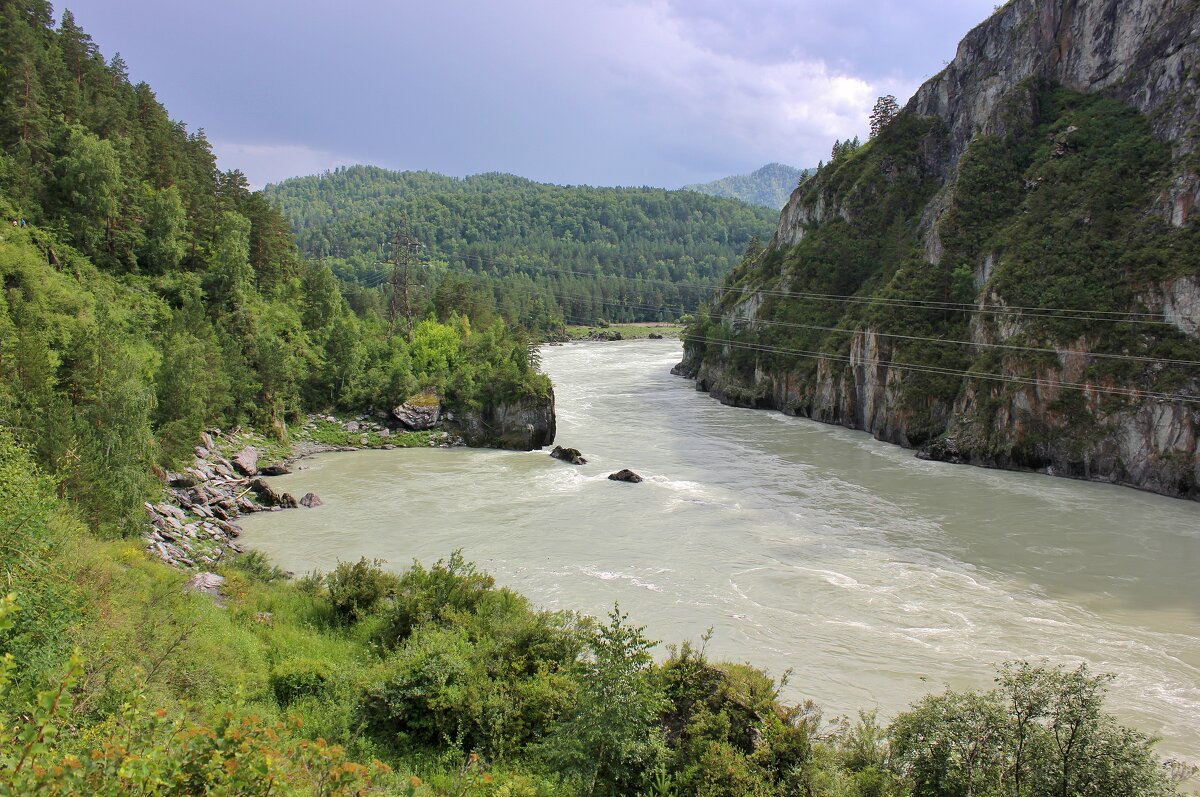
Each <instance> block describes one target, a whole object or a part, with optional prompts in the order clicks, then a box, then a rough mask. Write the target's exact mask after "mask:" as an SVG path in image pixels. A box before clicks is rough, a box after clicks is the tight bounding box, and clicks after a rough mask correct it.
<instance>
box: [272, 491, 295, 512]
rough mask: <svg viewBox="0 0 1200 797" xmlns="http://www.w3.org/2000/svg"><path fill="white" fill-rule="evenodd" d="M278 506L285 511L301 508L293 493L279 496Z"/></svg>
mask: <svg viewBox="0 0 1200 797" xmlns="http://www.w3.org/2000/svg"><path fill="white" fill-rule="evenodd" d="M276 506H280V507H283V508H284V509H295V508H296V507H298V506H300V502H299V501H297V500H296V496H294V495H292V494H291V493H284V494H283V495H281V496H279V503H278V504H277V505H276Z"/></svg>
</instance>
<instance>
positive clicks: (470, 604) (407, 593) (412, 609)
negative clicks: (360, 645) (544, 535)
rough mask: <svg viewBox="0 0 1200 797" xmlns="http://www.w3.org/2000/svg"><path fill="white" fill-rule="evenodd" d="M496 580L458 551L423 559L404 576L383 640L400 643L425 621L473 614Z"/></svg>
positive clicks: (388, 643) (450, 619) (398, 587)
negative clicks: (432, 559) (430, 563)
mask: <svg viewBox="0 0 1200 797" xmlns="http://www.w3.org/2000/svg"><path fill="white" fill-rule="evenodd" d="M495 585H496V582H495V580H494V579H493V578H492V577H491V576H489V575H487V574H486V573H481V572H479V571H478V570H476V569H475V565H473V564H471V563H470V562H467V561H466V560H465V559H463V555H462V551H455V552H454V553H452V554H451V555H450V558H449V559H448V560H443V559H439V560H438V561H437V562H435V563H434V564H433V566H431V567H429V568H426V567H425V566H424V565H422V564H421V563H420V562H413V566H412V567H411V568H409V570H408V571H407V572H405V573H404V575H403V576H402V577H401V578H400V581H399V584H398V585H397V587H396V595H397V599H396V601H395V603H394V606H393V607H392V610H391V612H390V613H389V615H388V618H387V625H386V627H385V630H384V631H383V641H384V643H385V644H387V645H392V646H395V645H398V644H400V643H402V642H403V641H404V640H406V639H407V638H408V637H409V635H410V634H412V632H413V631H414V630H415V629H416V628H417V627H418V626H421V625H428V624H435V625H442V624H446V623H449V622H451V621H452V620H453V619H454V618H455V617H456V616H461V615H463V614H470V613H471V612H474V611H475V609H476V608H477V607H478V606H479V605H480V603H481V602H482V601H483V599H484V597H485V596H486V595H488V593H489V592H491V590H492V589H493V588H494V587H495Z"/></svg>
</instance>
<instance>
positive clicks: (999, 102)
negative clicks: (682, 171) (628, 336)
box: [675, 0, 1200, 498]
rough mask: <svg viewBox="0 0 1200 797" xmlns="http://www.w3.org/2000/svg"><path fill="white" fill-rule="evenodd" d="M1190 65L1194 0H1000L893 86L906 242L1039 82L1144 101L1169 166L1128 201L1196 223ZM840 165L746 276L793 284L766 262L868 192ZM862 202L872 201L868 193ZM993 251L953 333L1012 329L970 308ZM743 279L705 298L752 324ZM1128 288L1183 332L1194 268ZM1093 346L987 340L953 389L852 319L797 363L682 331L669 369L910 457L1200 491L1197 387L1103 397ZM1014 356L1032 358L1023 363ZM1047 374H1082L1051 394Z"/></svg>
mask: <svg viewBox="0 0 1200 797" xmlns="http://www.w3.org/2000/svg"><path fill="white" fill-rule="evenodd" d="M1198 80H1200V3H1197V2H1195V0H1014V1H1013V2H1011V3H1008V4H1007V5H1005V6H1004V7H1003V8H1001V9H999V10H998V11H997V12H996V13H995V14H994V15H993V16H992V17H991V18H989V19H988V20H987V21H985V22H984V23H983V24H981V25H980V26H978V27H977V28H976V29H974V30H973V31H971V32H970V33H969V34H968V35H967V36H966V38H964V39H963V41H962V43H961V44H960V45H959V48H958V52H957V55H956V56H955V58H954V60H953V62H952V63H951V64H950V65H948V66H947V67H946V69H945V70H943V71H942V73H940V74H939V75H937V76H935V77H934V78H933V79H931V80H930V81H928V82H927V83H926V84H925V85H924V86H922V87H921V88H920V89H919V90H918V91H917V93H916V95H915V96H914V97H913V98H912V99H911V100H910V101H909V102H908V104H907V105H906V107H905V110H904V114H905V116H909V117H918V118H927V119H931V120H935V123H934V124H933V125H932V126H931V127H930V128H929V132H928V133H927V134H925V135H922V136H920V137H919V138H918V139H915V141H914V143H913V145H912V147H911V151H910V152H909V153H908V157H907V159H906V160H904V161H903V162H899V161H897V160H896V159H894V158H886V159H884V160H883V161H882V162H881V165H880V166H879V168H881V169H883V170H885V171H886V170H892V171H894V172H896V174H897V175H903V174H905V173H907V174H908V175H909V176H910V177H911V178H912V181H913V184H920V185H929V186H932V189H931V190H930V192H929V193H928V194H925V195H923V196H927V197H928V199H922V200H921V201H922V203H923V204H922V205H921V206H920V208H919V210H918V212H917V213H916V214H915V215H914V217H913V218H914V221H913V225H914V227H915V234H916V236H917V239H918V241H919V243H918V245H917V251H918V252H919V256H920V257H921V258H922V259H923V260H924V261H925V262H926V263H928V264H931V265H932V266H939V264H941V261H942V258H943V256H944V253H945V246H944V243H943V238H944V236H945V235H946V234H948V233H947V229H946V228H945V225H946V224H947V223H948V222H947V221H946V220H947V219H948V218H950V217H951V216H953V213H954V212H955V211H956V209H957V210H958V211H959V212H960V213H961V212H962V211H961V208H959V207H958V192H959V190H960V185H959V182H960V181H959V178H960V166H961V162H962V160H963V156H964V154H965V153H967V151H968V149H969V148H970V146H971V144H972V142H973V141H974V140H976V138H977V136H979V135H980V134H984V135H987V136H1003V135H1005V134H1006V133H1008V132H1009V128H1010V127H1011V126H1014V125H1019V124H1021V123H1023V122H1025V121H1027V120H1028V119H1029V118H1031V117H1032V116H1033V115H1035V114H1036V112H1037V90H1038V89H1037V87H1038V86H1040V85H1045V84H1047V83H1050V84H1054V85H1058V86H1063V87H1065V88H1067V89H1071V90H1073V91H1077V92H1081V93H1085V94H1093V95H1094V94H1100V95H1103V96H1105V97H1108V98H1111V99H1115V100H1117V101H1119V102H1121V103H1123V104H1125V105H1127V106H1129V107H1132V108H1134V109H1136V110H1137V111H1139V112H1140V113H1142V114H1144V115H1145V118H1146V119H1147V121H1148V123H1149V128H1150V130H1151V132H1152V134H1153V135H1154V136H1155V137H1157V138H1158V139H1159V140H1160V141H1163V142H1165V143H1166V144H1168V145H1169V147H1170V152H1171V157H1170V166H1169V169H1168V172H1169V173H1168V174H1166V175H1165V176H1163V177H1162V179H1161V185H1159V184H1158V183H1156V187H1155V188H1154V189H1153V191H1152V192H1151V193H1152V194H1153V197H1152V198H1151V199H1150V200H1148V201H1147V203H1146V207H1144V208H1140V209H1137V210H1135V211H1132V212H1135V213H1140V214H1143V215H1144V216H1146V217H1147V218H1149V217H1154V218H1158V219H1161V220H1162V223H1163V225H1164V226H1166V225H1171V226H1173V227H1174V228H1182V229H1185V230H1190V229H1192V228H1194V227H1196V225H1197V223H1198V222H1200V219H1197V218H1196V217H1195V216H1196V214H1195V212H1194V208H1195V206H1196V204H1197V203H1198V202H1200V178H1198V177H1197V174H1196V168H1197V164H1198V163H1200V153H1198V151H1197V143H1196V142H1197V136H1198V125H1200V85H1198ZM1064 146H1067V145H1064ZM905 170H907V172H906V171H905ZM886 176H887V175H885V177H886ZM850 182H851V181H846V180H839V179H838V178H837V174H836V172H823V173H821V174H818V175H817V176H816V177H814V178H812V179H811V180H809V181H808V182H806V183H802V184H801V186H800V187H799V188H798V189H797V190H796V191H795V192H794V193H793V195H792V198H791V200H790V201H789V203H788V205H787V206H786V207H785V208H784V210H783V212H782V214H781V216H780V224H779V228H778V230H777V232H776V234H775V237H774V239H773V240H772V242H771V245H770V247H769V249H768V254H770V253H771V252H772V251H774V252H775V253H776V254H778V255H780V257H776V258H774V259H772V258H771V257H770V256H768V257H766V258H765V259H764V261H763V263H764V265H763V266H762V269H761V271H760V273H759V274H758V275H757V276H758V278H759V280H760V281H761V283H762V285H770V286H771V287H774V288H776V289H782V290H783V291H789V290H794V289H795V288H794V285H795V284H796V283H797V280H796V276H795V274H794V273H789V272H788V270H787V267H784V266H781V265H778V264H779V263H781V262H783V260H784V258H783V256H782V255H783V254H786V253H787V252H789V251H791V250H792V249H793V248H794V247H797V245H799V244H800V243H801V242H802V241H804V240H805V238H806V237H807V236H809V235H810V234H813V232H814V231H816V230H818V229H819V228H820V227H821V226H822V225H828V224H830V223H841V222H845V223H847V224H853V223H854V222H855V221H856V214H857V213H861V212H862V210H863V208H864V207H869V206H870V205H869V204H864V201H863V199H862V197H861V196H856V195H855V192H856V191H861V190H862V188H861V185H862V182H863V181H862V180H858V181H857V182H853V184H850ZM883 184H884V185H885V186H886V184H887V181H886V180H885V181H884V182H883ZM1026 188H1027V190H1030V191H1032V190H1035V188H1036V187H1035V186H1026ZM876 201H878V202H884V201H885V197H884V195H880V197H878V198H877V199H876ZM1084 223H1086V219H1085V220H1084ZM952 232H953V231H952V230H951V231H950V233H951V234H952ZM1189 240H1191V239H1189ZM1002 258H1003V253H997V252H987V253H984V254H981V255H980V256H979V257H978V258H977V259H976V260H974V261H972V262H969V263H967V264H966V265H969V266H970V268H971V269H972V270H973V271H974V276H975V282H976V296H975V303H976V305H977V308H978V310H977V311H976V312H975V313H974V314H973V315H972V317H971V319H970V321H969V326H968V334H969V335H970V339H971V340H972V341H975V342H976V343H978V344H1005V343H1008V342H1015V343H1017V344H1018V345H1019V344H1020V343H1022V342H1027V341H1028V340H1029V337H1028V336H1027V333H1028V331H1029V330H1028V329H1027V328H1026V323H1025V321H1024V320H1023V318H1022V317H1021V316H1015V315H1000V314H994V313H989V312H987V310H988V308H994V307H1001V308H1002V307H1004V306H1005V305H1006V304H1007V303H1008V302H1007V301H1006V297H1005V295H1004V293H1003V291H1002V290H1000V289H997V288H996V286H995V285H994V284H993V279H992V275H993V270H994V269H996V268H997V264H998V263H1000V262H1001V260H1002ZM956 265H958V263H957V262H956V263H947V264H944V265H942V266H941V267H944V268H947V269H949V268H953V267H954V266H956ZM1080 267H1081V268H1086V267H1087V264H1086V263H1083V264H1081V266H1080ZM746 283H747V280H746V279H745V277H744V276H743V277H742V281H741V282H740V283H739V284H738V287H737V288H736V290H735V289H734V288H732V287H730V288H729V289H727V290H726V291H725V292H723V294H721V295H719V296H718V297H717V299H716V300H714V307H718V308H719V309H720V313H721V316H722V317H723V318H725V319H733V322H732V323H733V329H734V330H735V332H738V333H739V334H743V335H744V334H746V333H747V332H749V333H750V334H753V333H755V332H758V333H761V332H762V329H763V328H764V327H762V326H760V324H770V323H771V322H770V321H769V320H766V319H767V318H768V316H767V315H766V311H764V310H763V309H762V308H763V304H764V299H763V293H755V292H752V291H748V290H747V289H746V287H745V285H746ZM731 285H732V283H731ZM809 290H812V288H810V289H809ZM1131 290H1132V291H1133V295H1134V296H1135V299H1136V300H1135V301H1134V302H1133V303H1132V304H1131V305H1130V306H1129V307H1128V310H1130V311H1141V312H1149V313H1154V314H1159V315H1160V317H1161V318H1162V319H1164V320H1165V321H1167V322H1168V323H1169V324H1171V325H1173V327H1174V329H1176V330H1178V331H1179V332H1180V333H1182V335H1183V336H1186V337H1187V338H1188V339H1190V340H1192V341H1195V340H1196V339H1197V337H1198V335H1200V273H1196V274H1187V273H1185V274H1182V275H1178V274H1177V275H1173V276H1171V277H1170V278H1164V279H1160V280H1151V281H1146V282H1144V283H1139V284H1137V285H1136V286H1131ZM829 292H831V293H832V292H835V291H832V290H831V291H829ZM765 293H766V294H768V295H769V293H770V291H766V292H765ZM714 314H715V313H714ZM787 317H788V318H791V319H795V318H796V317H797V316H796V315H795V314H792V315H788V316H787ZM800 318H801V319H803V316H800ZM810 323H811V322H810ZM825 323H829V322H828V321H826V322H825ZM1151 331H1152V330H1151ZM1147 334H1150V333H1147ZM1043 345H1045V344H1043ZM1099 345H1100V341H1099V340H1098V338H1097V337H1096V336H1088V335H1084V336H1082V337H1078V338H1075V339H1059V340H1054V341H1053V343H1052V348H1053V350H1054V353H1053V354H1046V355H1042V356H1040V357H1037V358H1031V357H1030V356H1029V355H1028V354H1024V355H1023V354H1021V353H1019V352H1017V351H1005V350H1001V351H1000V352H999V354H997V355H995V356H993V357H992V358H991V359H990V360H989V361H988V363H989V367H988V368H981V369H979V370H980V371H981V372H987V371H990V372H993V373H998V374H1000V375H1001V376H1004V377H1009V378H1011V379H1012V380H1013V381H1010V382H1003V381H999V380H997V381H989V380H987V379H978V378H977V379H963V380H961V384H960V385H959V387H958V388H957V392H956V393H955V394H954V395H953V396H952V397H948V396H946V395H944V394H938V395H935V394H933V393H930V394H929V395H928V396H925V395H922V394H920V393H919V391H914V390H912V389H906V382H908V381H911V380H912V379H913V375H912V373H911V372H910V371H909V370H905V369H902V368H898V367H893V365H892V363H895V362H896V361H897V360H898V359H900V356H899V355H897V353H896V341H895V340H894V339H891V338H889V337H888V336H881V335H879V334H877V332H876V331H875V330H873V329H872V328H870V327H869V326H867V327H865V328H860V329H859V330H858V331H856V332H855V333H854V334H853V335H852V336H850V339H849V342H848V345H847V346H844V347H843V348H842V349H841V350H840V352H839V353H837V354H834V355H830V356H823V357H816V358H815V363H812V362H810V363H809V365H808V366H806V367H790V366H786V365H781V364H780V362H779V358H775V359H774V360H773V361H771V362H769V363H767V364H765V365H764V364H763V363H762V362H760V360H767V359H769V358H765V357H759V356H758V355H757V354H755V355H754V356H753V359H754V363H753V364H748V363H747V360H748V357H750V355H747V354H746V352H745V350H744V349H743V350H742V351H741V352H739V350H738V346H737V345H733V344H729V345H724V346H722V345H719V344H714V343H708V344H706V345H703V346H701V345H696V344H689V345H688V346H687V347H686V351H685V359H684V361H683V362H682V363H680V365H679V366H678V367H677V368H676V371H675V372H676V373H679V374H681V375H684V376H690V377H695V378H696V380H697V387H698V388H699V389H701V390H707V391H709V392H710V393H712V395H713V396H714V397H716V398H719V399H720V400H721V401H723V402H725V403H728V404H732V405H736V406H745V407H759V408H776V409H779V410H782V411H784V412H786V413H789V414H796V415H801V416H806V417H811V418H814V419H816V420H820V421H824V422H828V423H834V424H840V425H844V426H849V427H852V428H859V429H863V430H866V431H868V432H870V433H871V434H873V435H875V436H876V437H878V438H879V439H882V440H886V441H888V442H892V443H896V444H898V445H902V446H907V447H912V448H919V449H921V451H922V455H924V456H929V457H933V458H938V459H945V460H949V461H957V462H965V463H971V464H976V465H985V466H991V467H1002V468H1019V469H1035V470H1042V471H1046V472H1049V473H1056V474H1060V475H1067V476H1073V477H1078V478H1087V479H1095V480H1103V481H1111V482H1115V483H1120V484H1127V485H1131V486H1135V487H1139V488H1142V489H1147V490H1152V491H1155V492H1160V493H1164V494H1168V495H1177V496H1184V497H1191V498H1200V448H1198V445H1197V438H1198V437H1200V404H1197V403H1190V402H1187V401H1176V400H1170V399H1164V398H1162V397H1161V396H1160V395H1155V396H1146V397H1139V396H1138V395H1134V396H1132V397H1129V398H1128V399H1127V400H1125V401H1122V402H1115V403H1114V402H1113V401H1111V400H1108V398H1109V397H1108V396H1106V395H1104V394H1103V392H1102V391H1101V390H1099V388H1102V387H1105V386H1111V385H1112V384H1116V383H1114V382H1112V378H1111V376H1109V377H1106V376H1103V375H1101V376H1096V374H1095V371H1094V370H1089V369H1090V366H1092V365H1094V361H1093V358H1092V357H1089V356H1087V355H1086V353H1087V352H1089V351H1095V350H1096V347H1097V346H1099ZM980 351H983V350H982V349H980ZM812 359H814V358H810V360H812ZM1031 360H1033V361H1036V362H1035V364H1034V365H1033V366H1032V367H1033V372H1032V373H1031V372H1030V367H1031V366H1030V362H1031ZM1197 370H1200V369H1196V370H1193V371H1192V372H1191V374H1190V375H1188V374H1185V375H1184V376H1183V377H1182V378H1181V379H1180V380H1177V382H1175V383H1172V384H1173V387H1172V390H1173V391H1174V392H1175V393H1174V394H1182V395H1187V396H1191V397H1195V396H1196V395H1197V394H1198V393H1200V373H1198V372H1197ZM1149 379H1152V375H1151V377H1145V378H1144V379H1143V382H1145V383H1146V384H1157V383H1153V382H1148V381H1147V380H1149ZM1021 380H1027V381H1025V382H1022V381H1021ZM1093 380H1094V381H1093ZM1106 380H1108V381H1106ZM1062 383H1077V384H1082V385H1085V386H1090V389H1089V387H1085V389H1084V390H1082V391H1071V392H1072V395H1070V396H1064V395H1063V393H1064V390H1066V389H1065V388H1063V387H1061V384H1062ZM1147 392H1152V393H1161V391H1156V390H1148V391H1147ZM1064 406H1067V407H1069V411H1067V410H1064ZM1081 419H1082V421H1081Z"/></svg>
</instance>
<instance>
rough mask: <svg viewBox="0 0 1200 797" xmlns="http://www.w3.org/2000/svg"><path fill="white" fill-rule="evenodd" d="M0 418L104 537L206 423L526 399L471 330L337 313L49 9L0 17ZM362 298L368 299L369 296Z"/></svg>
mask: <svg viewBox="0 0 1200 797" xmlns="http://www.w3.org/2000/svg"><path fill="white" fill-rule="evenodd" d="M3 10H4V18H3V23H4V25H3V28H2V29H0V37H2V44H3V47H2V55H0V58H2V59H3V64H2V66H3V71H2V72H0V86H2V88H3V96H4V103H5V106H4V116H3V119H2V120H0V176H2V180H3V181H2V184H0V213H2V214H3V216H4V217H5V219H7V220H9V222H10V225H9V226H6V228H5V229H4V232H3V235H4V240H3V244H2V248H0V277H2V278H3V284H4V294H3V297H2V301H0V363H3V367H2V368H0V412H2V413H3V417H4V420H5V423H6V425H8V426H9V427H11V428H12V429H13V430H15V432H16V437H17V439H18V440H19V441H21V442H23V443H25V444H26V445H28V446H30V447H32V449H33V451H34V452H35V453H36V455H37V459H38V462H39V463H40V465H41V466H42V467H44V468H45V469H46V471H47V472H48V473H52V474H54V475H55V476H56V478H59V479H60V480H61V482H62V485H63V491H64V492H65V493H67V494H70V495H72V496H74V497H75V498H77V499H78V500H79V501H80V502H81V504H82V505H84V506H86V507H87V508H88V512H89V518H91V519H92V520H94V521H95V522H96V523H98V524H99V525H101V526H103V527H106V528H108V527H112V528H117V527H120V528H125V527H128V526H129V524H131V523H134V522H135V519H136V518H137V515H138V509H137V508H138V506H139V505H140V502H141V501H142V500H143V498H144V497H145V496H146V495H148V494H149V491H150V490H152V489H153V483H152V481H151V480H150V479H149V473H150V471H151V468H152V467H153V466H155V465H161V466H168V465H170V464H172V462H173V461H175V460H177V459H178V458H180V457H183V456H186V455H188V454H190V451H191V448H192V446H193V445H195V440H196V438H197V435H198V434H199V433H200V431H201V430H202V429H203V428H205V427H206V426H209V425H221V426H227V427H232V426H236V425H238V424H253V425H255V426H257V427H259V428H262V429H267V430H274V433H275V434H276V435H277V436H279V437H281V438H286V436H287V428H288V424H291V423H293V422H295V421H296V420H297V419H299V418H300V417H301V415H302V414H303V413H304V411H306V410H315V409H329V408H344V409H366V408H369V407H375V406H378V407H390V406H395V404H397V403H400V402H402V401H403V400H404V399H405V398H406V397H407V396H408V395H411V394H412V393H413V392H415V391H417V390H420V389H423V388H425V387H435V388H438V389H439V390H441V391H442V392H444V393H445V394H446V396H447V397H448V400H449V401H450V402H451V403H455V404H459V405H462V406H464V407H465V406H470V405H485V404H488V403H489V402H494V401H498V400H503V399H506V398H511V397H513V396H518V395H524V394H538V393H540V394H545V393H546V391H547V390H548V388H549V384H548V382H547V380H546V379H545V377H542V376H539V375H537V374H536V373H534V371H533V369H532V368H531V367H530V362H529V348H528V344H527V343H526V341H525V340H524V339H523V338H522V337H521V336H520V335H519V334H516V333H514V332H510V331H509V330H508V329H507V328H506V327H505V325H504V324H503V322H501V321H499V320H498V319H496V318H495V315H494V314H492V313H488V314H487V315H486V316H472V315H470V314H469V313H468V314H460V313H456V312H454V311H453V310H448V311H447V312H445V313H443V314H441V315H439V314H438V313H437V311H436V309H435V308H434V306H433V304H432V302H430V301H428V300H426V302H425V303H424V304H421V305H416V304H414V305H413V306H412V307H410V313H409V315H408V316H407V317H404V318H398V317H396V316H395V315H389V313H388V312H387V307H386V306H385V302H384V300H383V297H379V296H376V297H375V301H374V302H369V303H360V304H358V305H357V306H355V307H351V306H350V305H349V304H348V303H347V302H346V301H345V299H344V298H343V296H342V295H341V293H340V292H339V287H338V282H337V280H336V278H335V277H334V276H333V274H332V273H331V272H330V270H329V269H328V267H326V266H323V265H321V264H319V263H314V262H312V261H310V260H308V259H306V258H304V257H302V256H301V255H300V254H299V253H298V251H297V248H296V245H295V242H294V240H293V239H292V236H291V234H290V232H289V230H288V226H287V222H286V221H285V220H284V218H283V217H282V216H281V215H280V214H279V212H278V211H277V210H276V209H275V208H274V207H272V205H271V204H270V202H269V201H268V200H267V199H266V198H265V197H263V196H262V194H260V193H255V192H251V191H249V190H248V188H247V184H246V180H245V178H244V176H243V175H242V174H241V173H240V172H237V171H230V172H220V171H218V169H217V167H216V163H215V160H214V157H213V154H212V151H211V148H210V147H209V145H208V142H207V141H206V140H205V138H204V135H203V133H201V132H188V130H187V129H186V128H185V127H184V126H183V125H182V124H179V123H177V122H174V121H172V120H171V119H170V118H169V116H168V115H167V112H166V110H165V109H164V108H163V107H162V105H161V104H159V103H158V102H157V101H156V100H155V98H154V93H153V92H152V91H151V89H150V87H149V86H147V85H145V84H144V83H142V84H137V85H134V84H131V83H130V81H129V79H128V77H127V75H126V70H125V66H124V64H123V63H122V61H121V59H120V58H119V57H114V58H113V59H112V60H111V61H105V59H104V58H103V57H102V56H101V54H100V51H99V49H98V48H97V47H96V45H95V44H94V43H93V42H92V41H91V40H90V39H89V37H88V36H87V35H86V34H85V33H84V32H83V31H82V30H80V29H79V28H78V26H76V25H75V24H74V22H73V19H72V17H71V15H70V13H69V12H64V14H63V18H62V20H61V23H60V24H59V25H58V27H57V29H55V28H52V27H51V23H50V13H51V12H50V8H49V7H48V6H47V5H46V4H44V3H9V4H6V5H5V6H4V9H3ZM377 293H378V292H377Z"/></svg>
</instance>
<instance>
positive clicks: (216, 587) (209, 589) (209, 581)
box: [183, 573, 225, 598]
mask: <svg viewBox="0 0 1200 797" xmlns="http://www.w3.org/2000/svg"><path fill="white" fill-rule="evenodd" d="M224 583H225V576H218V575H217V574H216V573H197V574H196V575H194V576H192V577H191V578H189V579H188V580H187V583H186V584H184V585H183V589H184V590H185V591H187V592H201V593H203V594H205V595H212V596H214V597H217V598H219V597H221V585H222V584H224Z"/></svg>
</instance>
